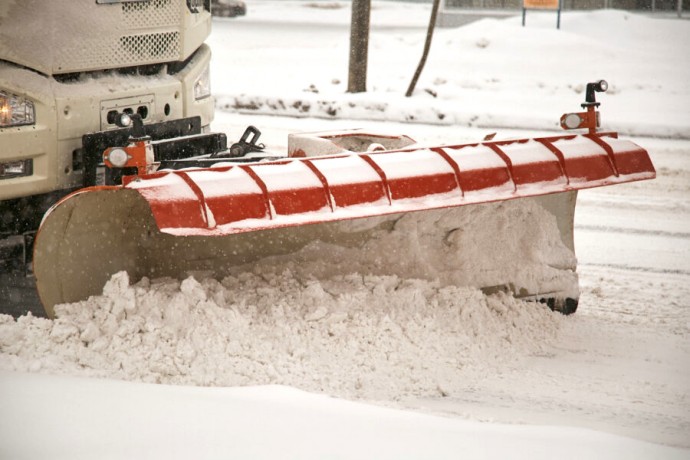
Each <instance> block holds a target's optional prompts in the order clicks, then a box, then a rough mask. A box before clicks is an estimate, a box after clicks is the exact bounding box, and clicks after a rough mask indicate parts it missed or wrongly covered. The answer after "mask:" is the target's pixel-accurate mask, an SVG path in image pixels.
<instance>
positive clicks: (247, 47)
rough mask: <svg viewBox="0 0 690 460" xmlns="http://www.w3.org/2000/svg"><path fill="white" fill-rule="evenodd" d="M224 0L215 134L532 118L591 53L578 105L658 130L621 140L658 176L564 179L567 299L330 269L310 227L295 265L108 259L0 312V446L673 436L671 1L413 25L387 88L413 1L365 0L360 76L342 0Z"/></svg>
mask: <svg viewBox="0 0 690 460" xmlns="http://www.w3.org/2000/svg"><path fill="white" fill-rule="evenodd" d="M248 8H249V12H248V15H247V16H246V17H243V18H238V19H218V20H215V21H214V32H213V34H212V36H211V39H210V40H209V42H210V44H211V46H212V49H213V53H214V60H213V63H212V74H213V91H214V94H215V95H216V97H217V106H218V111H217V116H216V121H215V123H214V127H215V129H217V130H223V131H226V132H228V133H229V137H230V138H231V139H233V138H237V137H239V135H240V134H241V132H242V129H243V128H244V126H246V125H248V124H253V125H255V126H258V127H259V128H260V129H261V130H262V132H263V136H262V139H261V142H265V143H266V145H267V147H268V148H269V149H271V150H276V151H283V152H284V151H285V150H286V143H287V135H288V134H289V133H294V132H298V131H321V130H338V129H343V128H356V127H363V128H366V129H367V130H368V131H374V132H376V131H389V132H390V131H392V132H398V133H405V134H409V135H410V136H411V137H412V138H414V139H416V140H418V141H420V142H423V143H428V144H432V143H433V144H439V143H461V142H469V141H477V140H481V139H482V138H483V137H484V135H486V134H488V133H491V132H494V131H497V132H498V138H508V137H526V136H534V135H538V134H545V133H546V134H549V133H553V131H554V130H556V129H557V120H558V117H559V116H560V114H561V113H563V112H566V111H577V110H579V109H580V108H579V104H580V102H582V101H583V99H584V92H583V91H584V84H585V83H587V82H588V81H593V80H595V79H597V78H602V77H603V78H606V79H608V80H609V82H610V84H611V90H610V91H609V92H608V93H606V94H598V100H600V101H601V102H602V121H603V128H604V129H606V130H619V131H621V133H622V134H623V135H626V136H631V135H632V136H640V135H644V136H660V137H666V138H668V139H658V138H657V139H653V138H639V137H638V138H635V139H634V141H635V142H636V143H638V144H640V145H642V146H644V147H645V148H647V149H649V151H650V153H651V155H652V159H653V161H654V163H655V165H656V167H657V171H658V173H659V177H658V178H657V179H656V180H654V181H644V182H639V183H632V184H626V185H618V186H612V187H604V188H597V189H592V190H587V191H583V192H580V194H579V199H578V201H579V204H578V210H577V215H576V231H575V238H576V252H577V256H578V259H579V263H578V272H579V275H580V283H581V289H582V293H581V306H580V309H579V310H578V312H577V313H576V314H575V315H574V316H571V317H563V316H561V315H559V314H554V313H551V312H549V311H548V310H547V309H546V308H544V307H543V306H541V305H538V304H530V303H523V302H520V301H517V300H514V299H512V298H511V297H508V296H505V295H501V294H498V295H493V296H485V295H484V294H482V293H481V292H479V291H477V290H475V289H473V288H470V287H463V286H460V285H454V284H453V283H443V282H433V281H424V280H420V279H415V277H414V276H413V275H414V274H413V273H412V272H409V273H408V274H409V275H410V276H409V277H391V276H385V275H381V274H371V275H366V274H356V273H355V272H356V271H357V270H362V269H363V268H366V266H364V267H363V266H362V264H361V259H358V256H359V255H354V254H343V253H337V252H333V251H332V248H319V247H313V248H311V249H312V251H313V252H312V254H311V255H312V256H318V255H319V254H321V255H322V256H323V254H327V256H323V257H321V262H320V265H319V264H318V262H319V258H318V257H312V259H310V261H311V262H310V263H311V264H314V267H311V269H310V270H309V273H310V276H305V274H304V270H305V266H304V265H302V264H297V263H294V262H293V263H290V261H276V260H273V261H264V263H262V264H259V265H257V266H255V267H252V268H251V269H249V270H246V271H244V272H237V273H228V274H227V276H226V277H224V278H222V279H219V280H214V279H210V278H207V277H205V276H204V274H203V273H199V274H196V276H195V277H190V278H187V279H184V280H148V279H144V280H141V281H138V282H136V283H132V282H131V281H134V280H129V279H128V278H127V276H126V275H125V274H118V275H116V276H114V277H113V278H112V279H111V281H110V282H109V283H108V284H107V285H106V286H105V288H104V294H103V296H99V297H94V298H92V299H91V300H89V301H86V302H83V303H79V304H72V305H63V306H59V307H58V308H56V310H57V311H58V318H57V319H56V320H54V321H50V320H47V319H44V318H36V317H32V316H25V317H21V318H19V319H17V320H14V319H13V318H11V317H9V316H0V369H2V370H1V371H0V458H140V457H148V458H190V457H195V458H228V457H231V458H232V457H237V458H284V457H287V458H458V457H460V456H462V457H468V458H506V457H509V458H536V459H539V458H549V459H550V458H554V457H562V458H597V457H598V458H607V459H608V458H621V459H622V458H625V459H628V458H655V459H656V458H690V442H689V441H688V433H690V368H689V367H688V363H689V362H690V341H689V340H688V338H689V337H690V303H689V301H688V299H690V262H689V261H690V207H689V206H688V202H690V200H688V198H689V197H690V157H688V155H690V142H689V141H687V140H683V139H688V138H690V111H688V110H687V107H689V106H690V66H688V65H686V64H687V62H688V60H687V49H686V48H687V46H685V45H684V44H686V43H689V42H690V23H688V22H687V21H684V20H669V19H655V18H652V17H647V16H644V15H637V14H631V13H627V12H623V11H612V10H609V11H592V12H569V11H568V12H565V13H564V15H563V18H562V29H561V30H560V31H557V30H555V28H554V24H555V18H554V15H553V14H551V13H532V12H530V13H529V15H528V27H526V28H522V27H520V25H519V24H520V19H519V18H518V17H517V16H516V17H513V18H509V19H506V20H488V19H486V20H480V21H478V22H476V23H473V24H470V25H468V26H465V27H461V28H457V29H438V30H437V35H436V37H435V38H434V43H433V45H432V53H431V55H430V58H429V61H428V63H427V67H426V69H425V70H424V73H423V74H422V78H421V79H420V82H419V84H418V86H417V91H416V92H415V94H414V96H413V97H412V98H404V97H403V94H404V92H405V90H406V87H407V84H408V82H409V79H410V78H411V75H412V73H413V71H414V68H415V66H416V64H417V59H418V57H419V55H420V54H421V49H422V46H423V39H424V32H425V26H426V21H427V17H428V14H429V5H422V4H411V3H394V2H374V4H373V9H372V27H373V32H372V48H371V50H370V70H369V82H370V83H369V92H367V93H365V94H360V95H352V94H346V93H345V92H344V91H345V87H346V75H347V48H348V37H349V35H348V21H349V4H348V3H344V2H343V3H341V2H311V3H302V2H290V1H281V2H274V1H253V2H251V3H249V5H248ZM266 115H271V116H266ZM276 115H290V116H299V117H301V119H297V120H296V119H294V118H287V117H284V116H276ZM348 118H349V119H348ZM353 119H356V121H354V120H353ZM516 129H528V130H529V131H528V132H520V131H516ZM518 215H519V213H518ZM480 224H481V222H477V225H480ZM541 224H542V223H541V222H535V225H534V228H535V229H538V228H539V226H540V225H541ZM488 237H490V235H482V238H488ZM403 241H404V240H399V241H397V242H396V241H391V242H390V243H391V248H393V246H394V244H403ZM408 243H409V241H408V242H405V244H408ZM501 243H502V245H503V247H504V248H505V247H507V248H512V249H511V250H512V251H516V250H517V249H519V247H520V239H519V238H518V237H517V236H516V237H515V238H513V239H510V238H508V239H505V240H503V241H501ZM525 248H529V245H525ZM495 250H496V253H493V254H491V257H497V256H501V255H503V256H506V255H507V254H509V252H506V253H503V254H501V250H500V247H497V248H495ZM546 253H547V254H548V253H549V251H546ZM551 254H554V253H553V252H551ZM555 254H560V255H558V259H559V260H558V261H557V263H559V264H560V263H564V262H567V260H568V257H572V254H569V253H568V251H563V252H561V253H558V252H556V253H555ZM384 255H385V256H387V257H389V259H388V262H389V263H393V262H394V252H393V251H392V250H391V251H388V252H387V253H386V254H384ZM524 255H525V254H522V255H521V256H520V257H521V258H522V257H524ZM528 255H530V254H528ZM355 256H357V257H355ZM531 256H534V257H537V258H538V257H540V256H539V255H536V254H531ZM348 257H351V258H350V259H348ZM358 260H359V262H358ZM521 260H522V259H519V260H518V259H515V258H514V257H513V258H511V257H506V258H505V262H504V263H505V264H517V265H516V266H520V262H521ZM278 262H279V263H278ZM358 263H360V265H359V266H358V265H357V264H358ZM338 264H340V267H339V266H338ZM343 266H347V267H348V268H351V269H352V273H351V274H345V275H340V276H332V275H333V273H332V271H335V272H342V267H343ZM408 268H410V269H413V268H414V267H408ZM434 268H435V269H437V270H439V277H440V278H442V274H443V271H442V269H443V267H434ZM466 268H467V269H471V268H472V267H466ZM505 269H506V270H514V268H510V267H507V266H506V267H505ZM315 270H322V276H321V277H320V278H314V277H313V276H311V275H313V273H314V271H315ZM470 272H471V270H468V273H470ZM529 273H530V271H529V269H527V268H525V267H523V276H529ZM458 284H472V282H471V281H468V280H465V281H464V282H463V283H458ZM113 379H115V380H113ZM209 386H211V387H213V388H208V387H209ZM36 439H39V441H37V440H36Z"/></svg>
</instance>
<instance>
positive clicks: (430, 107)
mask: <svg viewBox="0 0 690 460" xmlns="http://www.w3.org/2000/svg"><path fill="white" fill-rule="evenodd" d="M418 92H419V91H418ZM421 92H422V93H426V94H416V95H415V96H414V97H413V98H412V99H407V98H404V97H400V98H391V97H390V96H389V95H387V96H381V95H378V94H376V93H369V94H341V95H333V94H331V95H329V96H325V97H324V96H319V95H317V94H313V93H311V92H305V93H303V94H300V95H287V96H266V95H264V94H247V93H241V94H234V95H233V94H221V95H218V96H216V110H221V111H225V112H230V113H233V112H234V113H241V114H246V115H277V116H287V117H295V118H306V117H309V118H322V119H329V120H335V119H349V120H363V121H391V122H401V123H416V124H430V125H443V126H464V127H470V128H472V127H474V128H484V129H489V130H492V129H524V130H531V131H540V132H541V131H554V132H557V133H564V134H565V132H564V131H563V130H562V129H561V127H560V124H559V119H558V116H559V115H560V114H556V112H555V111H554V113H553V115H552V116H545V115H544V114H541V113H534V114H529V113H528V112H527V111H526V113H525V112H523V113H520V114H517V115H519V116H517V117H516V114H515V113H501V112H499V111H490V110H485V111H476V110H463V109H462V107H460V106H458V104H457V103H455V102H453V101H443V100H434V99H433V97H434V96H433V94H434V91H433V90H432V89H424V90H421ZM420 99H423V100H424V101H425V102H422V103H420ZM572 109H573V111H575V112H576V111H578V110H579V107H577V106H574V107H572ZM605 116H606V113H605V112H604V117H605ZM606 129H607V130H612V131H616V132H618V133H619V134H621V135H624V136H637V137H659V138H670V139H690V126H687V125H684V124H683V123H676V122H674V121H673V120H664V121H663V122H659V121H657V120H654V119H652V118H651V117H650V118H649V119H646V120H645V121H644V122H625V121H613V122H612V121H610V120H607V123H606Z"/></svg>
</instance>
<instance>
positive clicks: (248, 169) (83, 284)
mask: <svg viewBox="0 0 690 460" xmlns="http://www.w3.org/2000/svg"><path fill="white" fill-rule="evenodd" d="M653 177H655V171H654V167H653V165H652V163H651V161H650V159H649V156H648V154H647V152H646V151H645V150H644V149H642V148H640V147H639V146H637V145H635V144H634V143H632V142H630V141H626V140H619V139H618V138H617V136H616V135H615V134H611V133H608V134H607V133H595V134H584V135H567V136H558V137H549V138H540V139H522V140H513V141H497V142H483V143H478V144H467V145H451V146H440V147H432V148H415V147H414V146H411V147H407V148H403V149H400V150H396V151H383V152H376V153H352V152H350V153H345V154H335V155H329V156H316V157H305V158H289V159H285V160H280V161H273V162H266V163H253V164H228V165H224V166H223V165H219V166H216V167H213V168H205V169H187V170H178V171H164V172H157V173H154V174H149V175H143V176H139V177H136V178H132V179H131V180H130V181H129V182H127V183H125V184H124V185H123V186H118V187H96V188H89V189H84V190H81V191H79V192H76V193H74V194H72V195H70V196H68V197H67V198H65V199H64V200H62V201H61V202H60V203H58V204H57V205H56V206H54V207H53V209H52V210H51V211H50V212H49V213H48V214H47V215H46V217H45V218H44V221H43V223H42V225H41V228H40V230H39V232H38V235H37V238H36V244H35V251H34V272H35V275H36V283H37V288H38V292H39V296H40V298H41V301H42V303H43V305H44V307H45V310H46V313H47V314H48V316H51V317H52V316H53V315H54V306H55V305H57V304H60V303H66V302H75V301H80V300H85V299H87V298H88V297H89V296H91V295H97V294H100V293H101V292H102V289H103V286H104V284H105V283H106V281H107V280H108V279H109V277H110V276H112V275H113V274H114V273H117V272H118V271H122V270H126V271H127V272H128V273H129V275H130V279H132V280H138V279H140V278H142V277H144V276H146V277H150V278H157V277H164V276H172V277H184V276H187V275H189V274H194V273H196V272H203V273H211V274H213V275H215V276H220V277H222V276H223V274H224V273H228V272H229V271H230V270H242V269H247V270H251V267H252V265H253V264H255V263H258V262H259V261H260V260H264V261H265V260H266V258H269V257H270V258H272V259H270V260H275V261H279V260H283V259H285V258H290V259H291V260H292V261H293V262H294V265H295V266H296V267H297V268H296V269H297V270H301V269H304V270H311V271H313V272H314V273H305V274H306V276H328V275H334V274H345V273H348V274H349V273H353V272H359V273H365V272H366V273H371V274H377V275H386V274H390V275H399V276H405V277H413V278H425V279H431V280H438V281H439V283H441V284H442V285H447V284H462V285H471V286H475V287H478V288H482V289H484V290H485V292H492V291H495V290H505V291H510V292H511V293H513V294H514V295H516V296H518V297H526V298H532V299H535V300H541V301H545V302H549V303H550V306H552V308H555V309H558V310H561V311H564V312H572V311H574V309H575V307H576V305H577V299H578V296H579V288H578V282H577V273H576V259H575V256H574V248H573V216H574V210H575V201H576V194H577V190H578V189H584V188H590V187H597V186H603V185H611V184H618V183H624V182H630V181H635V180H643V179H651V178H653Z"/></svg>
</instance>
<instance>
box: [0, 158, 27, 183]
mask: <svg viewBox="0 0 690 460" xmlns="http://www.w3.org/2000/svg"><path fill="white" fill-rule="evenodd" d="M33 166H34V162H33V160H31V159H29V160H17V161H8V162H4V163H0V180H2V179H14V178H15V177H24V176H30V175H32V174H33Z"/></svg>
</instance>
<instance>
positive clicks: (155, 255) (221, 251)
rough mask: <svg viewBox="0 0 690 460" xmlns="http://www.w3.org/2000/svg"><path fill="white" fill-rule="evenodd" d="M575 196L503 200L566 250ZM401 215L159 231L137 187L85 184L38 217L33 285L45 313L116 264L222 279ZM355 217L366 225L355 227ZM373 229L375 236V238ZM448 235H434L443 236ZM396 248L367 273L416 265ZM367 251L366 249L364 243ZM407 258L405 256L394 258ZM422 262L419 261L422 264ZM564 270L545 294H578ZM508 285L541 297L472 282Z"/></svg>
mask: <svg viewBox="0 0 690 460" xmlns="http://www.w3.org/2000/svg"><path fill="white" fill-rule="evenodd" d="M576 196H577V192H575V191H571V192H563V193H557V194H552V195H544V196H539V197H530V198H519V199H515V200H510V202H502V203H511V202H513V203H516V202H519V201H523V200H525V201H526V200H529V201H532V202H534V203H536V204H538V205H539V206H540V207H541V209H544V210H546V211H547V212H548V213H550V214H552V215H553V216H555V217H556V223H557V226H558V231H559V232H560V238H561V240H562V243H563V245H564V246H565V247H567V248H568V249H570V250H571V251H572V250H573V216H574V210H575V201H576ZM491 205H492V204H491V203H489V204H474V205H467V206H460V207H455V208H451V209H445V210H441V211H417V212H415V213H413V214H416V215H420V214H418V213H428V212H446V213H455V214H447V215H449V216H456V215H457V216H458V218H460V217H462V213H464V212H468V211H469V209H470V208H473V207H476V206H491ZM401 216H402V214H391V215H388V216H377V217H374V218H361V219H358V220H356V221H339V222H328V223H316V224H308V225H302V226H296V227H285V228H277V229H268V230H260V231H254V232H248V233H241V234H233V235H228V236H172V235H169V234H165V233H162V232H161V231H160V230H159V229H158V227H157V226H156V223H155V221H154V218H153V215H152V213H151V209H150V208H149V205H148V202H147V201H146V200H145V199H144V198H143V197H142V196H141V195H140V194H139V193H138V192H137V191H135V190H130V189H124V188H113V189H99V190H94V189H91V190H86V191H82V192H78V193H76V194H74V195H72V196H70V197H68V198H67V199H65V200H64V201H62V202H61V203H59V204H58V205H57V206H56V207H54V208H53V209H52V210H51V211H50V212H49V213H48V214H47V215H46V217H45V218H44V221H43V223H42V225H41V228H40V230H39V233H38V236H37V238H36V244H35V249H34V273H35V275H36V285H37V289H38V293H39V297H40V299H41V302H42V303H43V305H44V308H45V311H46V313H47V315H48V316H49V317H53V316H54V306H55V305H57V304H60V303H71V302H76V301H81V300H86V299H87V298H88V297H89V296H92V295H100V294H101V293H102V290H103V286H104V285H105V283H106V281H107V280H108V279H109V278H110V277H111V276H112V275H113V274H115V273H117V272H119V271H122V270H125V271H127V272H128V273H129V275H130V279H131V280H132V281H133V282H134V281H138V280H139V279H141V278H142V277H144V276H146V277H149V278H158V277H164V276H170V277H175V278H181V277H185V276H187V275H188V274H189V273H190V272H194V271H204V272H208V271H212V272H213V273H215V274H217V275H218V276H220V277H222V276H223V274H224V273H226V272H227V270H229V269H230V268H232V267H238V266H242V265H245V264H252V263H255V262H256V261H258V260H259V259H262V258H264V257H267V256H280V255H286V254H292V253H294V252H297V251H299V250H301V249H302V248H304V246H306V245H307V244H309V243H311V242H313V241H315V240H320V241H322V242H324V243H329V244H334V245H337V246H340V247H346V248H358V247H359V248H361V247H362V246H363V245H364V244H366V243H367V242H369V241H370V239H372V238H373V239H374V240H375V239H376V238H379V241H381V237H380V235H381V232H386V231H389V230H392V229H393V227H394V226H395V223H396V222H397V220H398V219H400V218H401ZM451 218H453V217H451ZM367 220H368V221H367ZM371 222H373V224H372V223H371ZM353 223H359V224H364V225H359V226H353V225H352V224H353ZM367 224H368V225H367ZM533 224H534V225H539V222H538V221H534V222H533ZM361 228H365V229H364V230H360V229H361ZM486 231H490V230H489V229H487V230H486ZM374 234H376V235H378V236H376V237H374V236H373V235H374ZM447 234H448V232H446V233H444V234H443V235H438V237H439V238H444V237H445V236H447ZM500 237H501V236H500V235H497V236H496V238H500ZM384 239H385V238H384ZM497 241H500V240H497ZM374 244H376V243H374ZM398 249H402V250H396V256H395V263H393V264H383V265H379V266H377V267H375V268H374V269H373V271H374V272H375V273H371V274H376V275H399V273H396V271H397V270H398V269H399V268H400V267H401V266H404V265H407V266H417V265H418V264H417V262H418V260H412V258H419V256H420V255H419V252H418V253H416V254H412V255H409V256H408V255H407V254H408V252H407V251H406V250H405V248H398ZM365 252H371V251H369V249H367V250H366V251H365ZM330 256H331V254H330V253H329V252H328V251H326V252H325V253H324V254H323V255H322V258H323V259H325V262H326V263H330V264H331V265H336V266H337V264H338V260H331V261H329V260H326V259H328V258H329V257H330ZM406 256H407V257H410V258H411V259H410V260H400V258H403V257H406ZM423 265H424V264H419V266H420V267H422V266H423ZM566 268H567V270H568V271H569V272H571V274H572V276H571V279H574V284H575V285H574V286H573V282H572V281H570V282H568V283H567V285H564V286H556V288H555V289H552V290H550V292H549V293H548V297H551V298H553V297H556V298H559V297H560V298H565V297H566V296H573V292H574V293H575V294H574V296H575V298H576V297H577V291H578V288H577V276H576V275H575V274H574V270H575V267H574V266H572V267H566ZM348 269H349V267H347V266H346V267H342V270H344V271H347V270H348ZM415 277H419V278H427V279H435V278H436V279H438V273H430V274H425V273H423V272H422V273H415ZM441 282H442V284H452V283H453V282H454V280H453V279H452V278H448V279H443V280H441ZM508 286H509V287H510V290H511V291H513V292H515V293H517V294H518V295H519V296H520V297H529V296H546V293H539V292H530V289H529V288H527V289H526V288H523V287H521V286H520V285H519V283H513V282H512V280H502V281H501V282H500V283H496V285H485V286H476V287H481V288H485V289H486V290H487V291H492V290H495V289H497V288H498V289H501V288H503V287H508Z"/></svg>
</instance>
